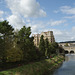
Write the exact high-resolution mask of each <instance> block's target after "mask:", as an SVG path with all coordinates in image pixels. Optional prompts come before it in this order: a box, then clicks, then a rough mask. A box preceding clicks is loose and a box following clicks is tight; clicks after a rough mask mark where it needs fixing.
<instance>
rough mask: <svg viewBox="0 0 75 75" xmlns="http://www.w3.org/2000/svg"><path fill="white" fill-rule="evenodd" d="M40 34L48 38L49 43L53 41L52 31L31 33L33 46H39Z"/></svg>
mask: <svg viewBox="0 0 75 75" xmlns="http://www.w3.org/2000/svg"><path fill="white" fill-rule="evenodd" d="M41 35H43V36H44V39H46V38H48V41H49V42H50V43H53V42H55V38H54V35H53V31H48V32H42V33H41V34H33V37H34V40H33V41H34V44H35V46H37V47H38V46H39V43H40V37H41Z"/></svg>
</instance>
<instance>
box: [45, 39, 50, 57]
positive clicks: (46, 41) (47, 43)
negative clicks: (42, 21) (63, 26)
mask: <svg viewBox="0 0 75 75" xmlns="http://www.w3.org/2000/svg"><path fill="white" fill-rule="evenodd" d="M48 50H49V41H48V38H46V39H45V56H48Z"/></svg>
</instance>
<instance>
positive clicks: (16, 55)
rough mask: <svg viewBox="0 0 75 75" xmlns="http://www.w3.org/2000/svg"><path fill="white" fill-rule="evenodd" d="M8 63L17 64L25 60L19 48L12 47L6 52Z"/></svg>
mask: <svg viewBox="0 0 75 75" xmlns="http://www.w3.org/2000/svg"><path fill="white" fill-rule="evenodd" d="M6 56H7V60H6V61H7V62H16V61H21V60H22V59H23V52H22V50H20V49H19V48H18V47H12V48H11V49H9V50H7V51H6Z"/></svg>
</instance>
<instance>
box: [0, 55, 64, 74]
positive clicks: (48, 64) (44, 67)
mask: <svg viewBox="0 0 75 75" xmlns="http://www.w3.org/2000/svg"><path fill="white" fill-rule="evenodd" d="M63 60H64V57H63V56H55V57H53V58H51V59H45V60H42V61H39V62H34V63H30V64H27V65H23V66H20V67H18V68H14V69H10V70H7V71H2V72H0V75H47V73H49V72H51V71H53V70H54V69H55V68H57V67H58V66H59V64H61V63H62V62H63Z"/></svg>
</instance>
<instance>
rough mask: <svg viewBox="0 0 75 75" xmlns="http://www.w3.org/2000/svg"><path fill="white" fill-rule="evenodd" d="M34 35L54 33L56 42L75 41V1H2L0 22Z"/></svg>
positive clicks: (0, 4) (0, 0)
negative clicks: (26, 30)
mask: <svg viewBox="0 0 75 75" xmlns="http://www.w3.org/2000/svg"><path fill="white" fill-rule="evenodd" d="M4 20H7V21H9V24H10V25H12V26H13V28H14V29H15V30H16V29H21V28H22V27H23V26H24V25H25V26H26V27H29V26H30V27H31V31H32V34H38V33H41V32H46V31H53V34H54V37H55V40H56V42H63V41H75V0H0V21H4Z"/></svg>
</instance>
